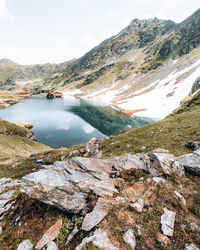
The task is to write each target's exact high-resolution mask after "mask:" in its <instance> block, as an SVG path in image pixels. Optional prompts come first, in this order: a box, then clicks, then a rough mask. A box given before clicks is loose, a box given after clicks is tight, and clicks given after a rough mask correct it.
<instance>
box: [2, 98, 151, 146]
mask: <svg viewBox="0 0 200 250" xmlns="http://www.w3.org/2000/svg"><path fill="white" fill-rule="evenodd" d="M0 118H1V119H4V120H7V121H9V122H14V123H16V122H23V121H26V122H30V123H32V124H33V129H32V131H33V132H34V134H35V137H36V138H37V141H38V142H40V143H43V144H46V145H48V146H50V147H52V148H60V147H70V146H73V145H76V144H83V143H86V142H87V141H88V140H89V139H91V138H93V137H95V138H96V139H102V138H106V137H108V136H111V135H114V134H117V133H119V132H120V131H123V130H128V129H131V128H136V127H141V126H144V125H146V124H149V123H152V122H154V120H153V119H151V118H139V117H135V118H132V117H129V116H127V115H125V114H123V113H122V112H120V111H118V110H116V109H115V108H113V107H112V106H110V105H106V104H103V103H100V102H99V101H95V100H92V101H86V100H83V99H77V98H74V97H64V98H57V99H52V100H51V99H47V98H44V97H40V96H33V97H31V98H30V99H27V100H24V101H21V102H19V103H17V104H15V105H12V106H9V107H7V108H4V109H0Z"/></svg>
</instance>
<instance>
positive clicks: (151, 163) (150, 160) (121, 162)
mask: <svg viewBox="0 0 200 250" xmlns="http://www.w3.org/2000/svg"><path fill="white" fill-rule="evenodd" d="M112 161H113V166H114V168H115V169H117V170H122V169H124V170H129V169H137V170H144V171H146V172H147V173H149V174H151V175H152V176H162V175H171V174H172V173H175V172H176V173H178V174H179V175H181V176H182V175H184V173H185V172H184V168H183V166H182V165H181V164H180V163H179V162H178V161H177V158H176V157H174V156H173V155H170V154H166V153H152V154H148V155H147V154H142V153H140V154H136V155H127V156H124V157H118V158H115V159H113V160H112Z"/></svg>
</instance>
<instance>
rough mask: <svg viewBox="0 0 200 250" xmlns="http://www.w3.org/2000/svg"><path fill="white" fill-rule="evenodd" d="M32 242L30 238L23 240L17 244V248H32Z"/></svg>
mask: <svg viewBox="0 0 200 250" xmlns="http://www.w3.org/2000/svg"><path fill="white" fill-rule="evenodd" d="M32 249H33V244H32V243H31V242H30V240H24V241H23V242H22V243H20V244H19V246H18V248H17V250H32Z"/></svg>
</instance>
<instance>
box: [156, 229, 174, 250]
mask: <svg viewBox="0 0 200 250" xmlns="http://www.w3.org/2000/svg"><path fill="white" fill-rule="evenodd" d="M156 238H157V240H158V241H159V242H160V244H161V245H162V246H163V247H166V246H167V245H169V244H170V243H171V240H170V239H169V238H168V237H167V236H165V235H163V234H161V233H159V232H157V233H156Z"/></svg>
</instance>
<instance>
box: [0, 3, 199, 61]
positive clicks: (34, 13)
mask: <svg viewBox="0 0 200 250" xmlns="http://www.w3.org/2000/svg"><path fill="white" fill-rule="evenodd" d="M198 2H199V0H190V1H186V0H167V1H166V0H73V1H71V0H28V1H27V0H0V28H1V42H0V58H9V59H11V60H13V61H16V62H17V63H20V64H35V63H59V62H64V61H68V60H70V59H72V58H78V57H80V56H82V55H83V54H85V53H86V52H88V51H89V50H90V49H92V48H93V47H94V46H96V45H98V44H99V43H100V42H102V41H103V40H105V39H107V38H109V37H110V36H112V35H115V34H117V33H118V32H120V30H122V29H123V28H125V27H126V26H127V25H128V24H129V23H130V22H131V20H132V19H134V18H139V19H148V18H154V17H158V18H161V19H171V20H173V21H175V22H181V21H182V20H184V19H185V18H187V17H188V16H190V15H191V14H192V13H193V12H195V11H196V10H197V9H198V8H199V7H200V5H199V4H198Z"/></svg>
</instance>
